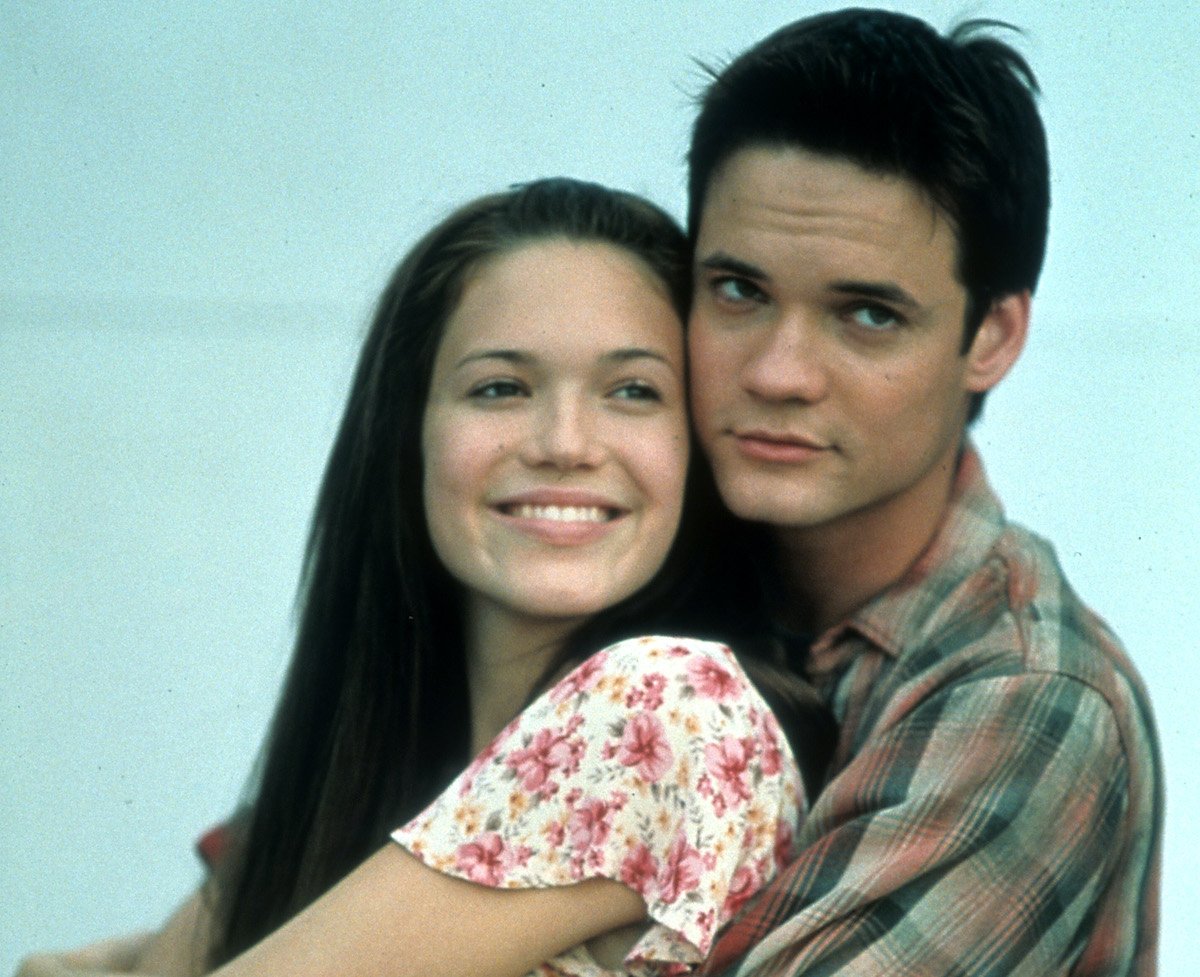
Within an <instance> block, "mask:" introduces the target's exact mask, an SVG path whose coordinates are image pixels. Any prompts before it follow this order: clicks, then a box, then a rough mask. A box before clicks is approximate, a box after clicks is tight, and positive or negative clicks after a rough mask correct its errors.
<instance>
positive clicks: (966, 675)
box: [689, 10, 1161, 977]
mask: <svg viewBox="0 0 1200 977" xmlns="http://www.w3.org/2000/svg"><path fill="white" fill-rule="evenodd" d="M1035 91H1036V85H1035V82H1034V79H1033V76H1032V73H1031V72H1030V71H1029V68H1028V67H1027V65H1026V64H1025V62H1024V61H1023V60H1022V59H1021V58H1020V56H1019V55H1017V54H1016V53H1015V52H1014V51H1013V50H1012V49H1010V48H1009V47H1008V46H1007V45H1005V44H1003V43H1001V42H999V41H997V40H996V39H994V38H992V37H988V36H986V34H985V33H984V32H983V31H982V30H981V29H980V25H967V26H965V27H964V28H960V29H959V30H957V31H955V32H953V33H952V34H950V35H949V36H948V37H944V38H943V37H940V36H938V35H937V34H936V32H934V31H933V30H932V29H930V28H929V27H928V26H927V25H926V24H924V23H922V22H921V21H918V20H914V19H912V18H909V17H905V16H902V15H899V14H893V13H883V12H877V11H862V10H848V11H843V12H839V13H833V14H828V15H823V16H819V17H814V18H811V19H807V20H803V21H800V22H798V23H795V24H793V25H791V26H789V27H786V28H784V29H783V30H781V31H779V32H778V33H776V34H774V35H772V36H771V37H768V38H767V39H766V40H764V41H762V42H761V43H760V44H758V45H756V46H755V47H753V48H751V49H750V50H749V51H747V52H746V53H745V54H743V55H742V56H741V57H740V58H738V59H737V60H735V61H734V62H733V63H732V64H731V65H729V67H728V68H726V69H725V70H724V71H723V72H721V73H720V74H719V75H718V76H717V77H716V78H715V80H714V81H713V83H712V85H711V86H710V87H709V89H708V91H707V92H706V94H705V96H704V98H703V101H702V107H701V112H700V115H699V118H698V120H697V122H696V126H695V130H694V134H693V141H692V146H691V152H690V156H689V162H690V166H691V177H690V188H689V192H690V209H689V223H690V229H691V233H692V236H693V238H694V240H695V244H696V296H695V304H694V309H693V313H692V318H691V324H690V338H689V341H690V344H691V358H692V363H691V366H692V382H693V394H694V411H695V418H696V424H697V428H698V431H699V434H700V439H701V442H702V443H703V446H704V448H705V450H706V452H707V454H708V456H709V458H710V460H711V462H712V465H713V468H714V471H715V475H716V479H717V483H718V485H719V488H720V490H721V494H722V496H723V497H724V499H725V501H726V503H727V504H728V506H729V507H730V509H731V510H732V511H733V512H734V513H735V514H736V515H737V516H740V517H741V518H743V519H746V520H749V521H752V522H755V523H760V524H764V525H766V526H768V527H769V528H770V530H771V532H772V535H773V538H774V541H775V547H776V553H777V559H778V565H777V568H776V569H777V575H778V579H779V580H780V581H781V588H780V592H779V594H778V599H777V606H776V607H775V608H774V615H775V623H776V626H777V627H778V628H779V630H780V634H781V637H782V639H783V641H784V643H785V644H786V645H790V646H791V647H792V649H793V651H795V650H796V649H799V650H800V651H799V656H800V657H799V660H800V661H801V662H802V667H804V668H805V670H806V671H807V672H808V674H809V676H810V677H811V678H812V679H813V680H814V681H815V682H816V683H817V684H818V687H819V688H820V689H821V690H822V692H823V694H824V695H825V697H826V699H827V701H828V702H829V704H830V705H831V707H832V708H833V710H834V712H835V713H836V715H837V718H838V721H839V723H840V724H841V738H840V742H839V745H838V749H837V754H836V756H835V759H834V762H833V765H832V769H831V771H830V775H829V779H828V782H827V785H826V787H825V788H824V790H823V791H822V793H821V794H820V795H819V797H818V798H817V801H816V804H815V806H814V808H813V810H812V812H811V815H810V816H809V818H808V820H807V821H806V823H805V824H804V825H802V827H801V830H800V833H799V836H798V839H797V842H798V845H799V852H800V854H799V858H798V860H797V861H796V862H795V863H794V864H793V865H792V866H791V868H790V870H789V871H788V872H787V873H786V874H785V875H784V876H783V877H781V878H780V879H778V880H777V881H776V882H775V883H774V884H772V885H771V886H769V887H768V889H767V890H766V891H765V892H764V893H763V894H762V895H761V896H760V897H759V898H757V899H756V900H755V901H753V902H752V903H751V904H750V906H749V908H748V909H747V911H745V912H744V913H743V914H742V916H741V917H740V918H739V919H738V920H737V921H736V922H735V923H734V924H733V925H732V926H731V927H730V928H729V929H728V930H727V931H726V933H725V934H724V937H723V939H722V940H721V942H720V943H719V945H718V949H717V954H716V958H715V960H714V961H713V964H712V966H711V967H710V972H724V971H730V972H732V971H733V970H735V969H736V971H737V972H738V973H740V974H755V975H758V974H764V975H765V974H772V975H775V974H786V975H792V974H795V975H801V974H818V973H819V974H823V975H825V974H839V975H849V974H855V975H883V974H887V975H891V977H898V975H900V977H903V975H934V974H959V975H977V974H1004V975H1016V974H1029V975H1035V974H1036V975H1038V977H1045V975H1050V974H1073V975H1093V974H1096V975H1098V974H1106V975H1108V974H1151V973H1153V972H1154V969H1155V955H1156V947H1157V910H1158V905H1157V903H1158V859H1159V837H1160V828H1161V783H1160V768H1159V761H1158V756H1157V745H1156V741H1155V733H1154V728H1153V721H1152V718H1151V715H1150V710H1149V704H1148V702H1147V699H1146V695H1145V692H1144V689H1143V687H1142V685H1141V682H1140V680H1139V679H1138V677H1137V675H1136V673H1135V672H1134V670H1133V668H1132V666H1131V665H1130V663H1129V661H1128V660H1127V659H1126V657H1125V655H1124V652H1123V651H1122V649H1121V647H1120V645H1119V644H1118V642H1117V640H1116V639H1115V637H1114V636H1113V635H1112V634H1111V632H1109V631H1108V630H1107V628H1106V627H1105V625H1104V624H1103V623H1102V622H1101V621H1100V620H1099V619H1098V618H1097V617H1095V616H1094V615H1093V614H1092V613H1091V612H1090V611H1089V610H1088V609H1087V608H1086V607H1085V606H1084V605H1083V604H1082V603H1080V601H1079V600H1078V598H1077V597H1076V596H1075V594H1074V593H1073V592H1072V591H1071V590H1070V588H1069V586H1068V585H1067V582H1066V581H1065V580H1064V579H1063V576H1062V573H1061V571H1060V569H1059V567H1058V564H1057V562H1056V561H1055V558H1054V555H1053V551H1052V550H1051V548H1050V547H1049V546H1048V545H1047V544H1046V543H1045V542H1043V541H1042V540H1040V539H1039V538H1037V537H1036V536H1034V535H1032V534H1031V533H1029V532H1027V531H1025V530H1023V529H1021V528H1019V527H1017V526H1014V525H1012V524H1010V523H1008V522H1006V521H1005V518H1004V515H1003V513H1002V511H1001V509H1000V506H999V503H998V501H997V500H996V498H995V497H994V496H993V495H992V493H991V491H990V490H989V488H988V486H987V483H986V481H985V480H984V476H983V471H982V468H981V465H980V461H979V458H978V456H977V455H976V453H975V451H974V449H973V448H972V446H971V445H970V443H969V442H968V441H967V440H966V438H965V430H966V427H967V426H968V425H969V423H970V421H971V420H972V419H973V418H974V417H975V416H976V415H977V414H978V412H979V409H980V406H981V403H982V398H983V397H984V395H985V394H986V393H987V391H988V390H990V389H991V388H992V387H993V386H995V385H996V384H997V383H998V382H999V381H1000V380H1001V379H1002V377H1003V376H1004V375H1005V373H1006V372H1007V370H1008V369H1009V367H1011V366H1012V364H1013V362H1014V361H1015V360H1016V358H1017V356H1018V355H1019V353H1020V351H1021V348H1022V345H1023V342H1024V339H1025V334H1026V329H1027V326H1028V323H1029V311H1030V295H1031V293H1032V292H1033V289H1034V286H1035V284H1036V281H1037V277H1038V273H1039V271H1040V268H1041V263H1042V258H1043V254H1044V250H1045V239H1046V222H1047V213H1048V209H1049V178H1048V168H1047V161H1046V148H1045V136H1044V132H1043V129H1042V125H1041V121H1040V119H1039V117H1038V113H1037V110H1036V107H1035V105H1034V100H1033V93H1034V92H1035ZM735 965H736V967H735Z"/></svg>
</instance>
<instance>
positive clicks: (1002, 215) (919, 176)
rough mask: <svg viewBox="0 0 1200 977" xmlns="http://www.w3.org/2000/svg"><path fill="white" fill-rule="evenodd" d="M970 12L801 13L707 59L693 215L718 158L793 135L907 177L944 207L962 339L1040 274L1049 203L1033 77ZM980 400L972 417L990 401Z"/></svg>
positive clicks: (693, 159)
mask: <svg viewBox="0 0 1200 977" xmlns="http://www.w3.org/2000/svg"><path fill="white" fill-rule="evenodd" d="M997 28H1007V29H1010V30H1015V28H1012V27H1011V25H1008V24H1003V23H1001V22H998V21H992V20H970V21H966V22H964V23H962V24H960V25H959V26H957V27H955V28H953V29H952V30H951V31H950V32H949V33H948V34H947V35H946V36H944V37H943V36H941V35H939V34H938V33H937V32H936V31H935V30H934V29H933V28H932V27H930V26H929V25H928V24H926V23H925V22H924V21H921V20H918V19H917V18H915V17H910V16H907V15H905V14H899V13H892V12H889V11H882V10H864V9H847V10H840V11H836V12H833V13H826V14H820V15H818V16H815V17H808V18H805V19H803V20H798V21H796V22H795V23H793V24H789V25H788V26H786V27H784V28H782V29H781V30H779V31H776V32H775V33H774V34H771V35H770V36H769V37H767V38H765V39H764V40H762V41H760V42H759V43H758V44H756V45H754V46H753V47H752V48H750V49H749V50H747V51H746V52H744V53H743V54H741V55H740V56H739V57H738V58H736V59H735V60H734V61H732V62H731V63H730V64H729V65H728V66H727V67H726V68H724V69H723V70H721V71H719V72H717V71H711V72H710V74H712V78H713V80H712V82H711V84H710V85H709V86H708V88H707V90H706V91H705V92H704V93H703V94H702V96H701V99H700V114H699V116H698V117H697V119H696V123H695V126H694V128H693V130H692V142H691V148H690V150H689V153H688V163H689V168H690V173H689V179H688V227H689V232H690V234H691V236H692V239H693V241H694V240H695V236H696V234H697V233H698V231H699V225H700V218H701V215H702V211H703V208H704V200H705V195H706V193H707V192H708V188H709V186H710V185H711V183H712V179H713V177H714V175H715V174H716V172H717V170H718V169H719V168H720V167H721V165H722V164H723V163H725V162H726V161H727V160H728V159H729V158H730V157H731V156H732V155H733V154H734V153H736V152H737V151H738V150H741V149H746V148H750V147H755V146H778V147H788V146H796V147H800V148H803V149H807V150H810V151H812V152H815V153H821V154H827V155H830V156H836V157H842V158H845V159H847V160H849V161H851V162H854V163H857V164H859V165H860V166H862V167H864V168H865V169H867V170H871V171H875V172H880V173H888V174H896V175H899V176H901V177H904V178H905V179H908V180H911V181H912V182H913V183H915V184H916V185H917V186H918V187H919V188H921V190H922V191H923V192H924V193H925V194H927V195H928V197H929V199H930V200H931V201H932V202H933V204H935V205H936V206H937V207H938V208H939V209H940V210H941V212H942V213H943V214H944V216H945V217H947V218H948V219H949V221H950V223H951V226H952V227H953V228H954V231H955V234H956V237H957V242H958V267H957V268H956V272H957V275H958V278H959V280H960V281H961V282H962V283H963V285H964V287H965V288H966V292H967V311H966V316H965V323H964V336H963V347H962V348H963V351H964V352H966V350H967V349H968V348H969V347H970V344H971V341H972V340H973V339H974V337H975V333H976V331H977V330H978V328H979V325H980V323H981V322H982V321H983V319H984V317H985V316H986V315H987V313H988V311H989V310H990V309H991V307H992V303H993V302H995V301H996V300H997V299H998V298H1002V297H1003V296H1005V295H1009V294H1012V293H1015V292H1020V291H1024V290H1025V289H1029V290H1030V291H1032V290H1033V289H1034V288H1035V287H1036V285H1037V280H1038V275H1039V273H1040V272H1041V267H1042V261H1043V258H1044V257H1045V251H1046V230H1047V221H1048V215H1049V209H1050V177H1049V163H1048V160H1047V155H1046V135H1045V130H1044V129H1043V127H1042V121H1041V118H1040V117H1039V115H1038V111H1037V106H1036V104H1035V101H1034V96H1035V94H1036V93H1037V92H1038V87H1037V80H1036V79H1035V77H1034V74H1033V71H1032V70H1031V69H1030V67H1029V65H1028V63H1027V62H1026V61H1025V59H1024V58H1023V57H1022V56H1021V55H1020V54H1019V53H1017V52H1016V51H1015V50H1014V49H1013V48H1011V47H1010V46H1009V45H1007V44H1005V43H1004V42H1002V41H1000V40H997V39H996V38H995V37H991V36H988V34H987V33H985V32H986V31H987V30H989V29H992V30H994V29H997ZM982 402H983V398H982V395H975V396H974V397H973V398H972V403H971V410H970V415H969V420H974V419H975V418H976V417H977V416H978V415H979V412H980V410H981V409H982Z"/></svg>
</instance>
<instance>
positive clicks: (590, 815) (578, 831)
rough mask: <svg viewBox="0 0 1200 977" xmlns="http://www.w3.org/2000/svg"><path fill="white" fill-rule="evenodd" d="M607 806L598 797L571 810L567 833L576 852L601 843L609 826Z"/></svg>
mask: <svg viewBox="0 0 1200 977" xmlns="http://www.w3.org/2000/svg"><path fill="white" fill-rule="evenodd" d="M611 826H612V825H611V823H610V820H609V808H608V805H607V804H606V803H604V801H602V800H599V799H598V798H592V799H591V800H587V801H584V802H583V803H582V804H579V805H578V806H577V807H576V808H575V810H573V811H572V812H571V818H570V820H569V821H568V822H567V833H568V834H569V835H570V836H571V847H572V848H573V849H575V850H576V851H577V852H584V851H587V850H588V849H590V848H596V847H599V846H600V845H603V844H604V842H605V840H606V839H607V838H608V831H609V828H610V827H611Z"/></svg>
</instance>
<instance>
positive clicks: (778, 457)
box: [729, 428, 831, 464]
mask: <svg viewBox="0 0 1200 977" xmlns="http://www.w3.org/2000/svg"><path fill="white" fill-rule="evenodd" d="M729 433H730V434H731V435H732V436H733V440H734V443H735V444H736V445H737V448H738V451H739V452H741V454H742V455H744V456H745V457H747V458H752V459H754V460H755V461H766V462H774V463H777V464H801V463H803V462H807V461H812V460H813V459H814V458H819V457H820V456H821V455H822V454H823V453H824V452H826V451H830V450H831V445H829V444H826V443H825V442H823V441H820V440H818V439H816V438H813V437H810V436H809V435H807V434H796V433H791V432H781V431H770V430H764V429H760V428H744V429H734V430H731V431H730V432H729Z"/></svg>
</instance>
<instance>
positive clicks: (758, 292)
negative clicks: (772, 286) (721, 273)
mask: <svg viewBox="0 0 1200 977" xmlns="http://www.w3.org/2000/svg"><path fill="white" fill-rule="evenodd" d="M712 290H713V292H715V293H716V296H717V298H719V299H723V300H725V301H726V302H734V303H742V302H758V301H760V300H761V299H762V298H763V290H762V289H761V288H759V287H758V286H757V285H755V284H754V282H752V281H750V280H749V279H746V278H736V277H734V276H732V275H730V276H726V277H723V278H716V279H713V283H712Z"/></svg>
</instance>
